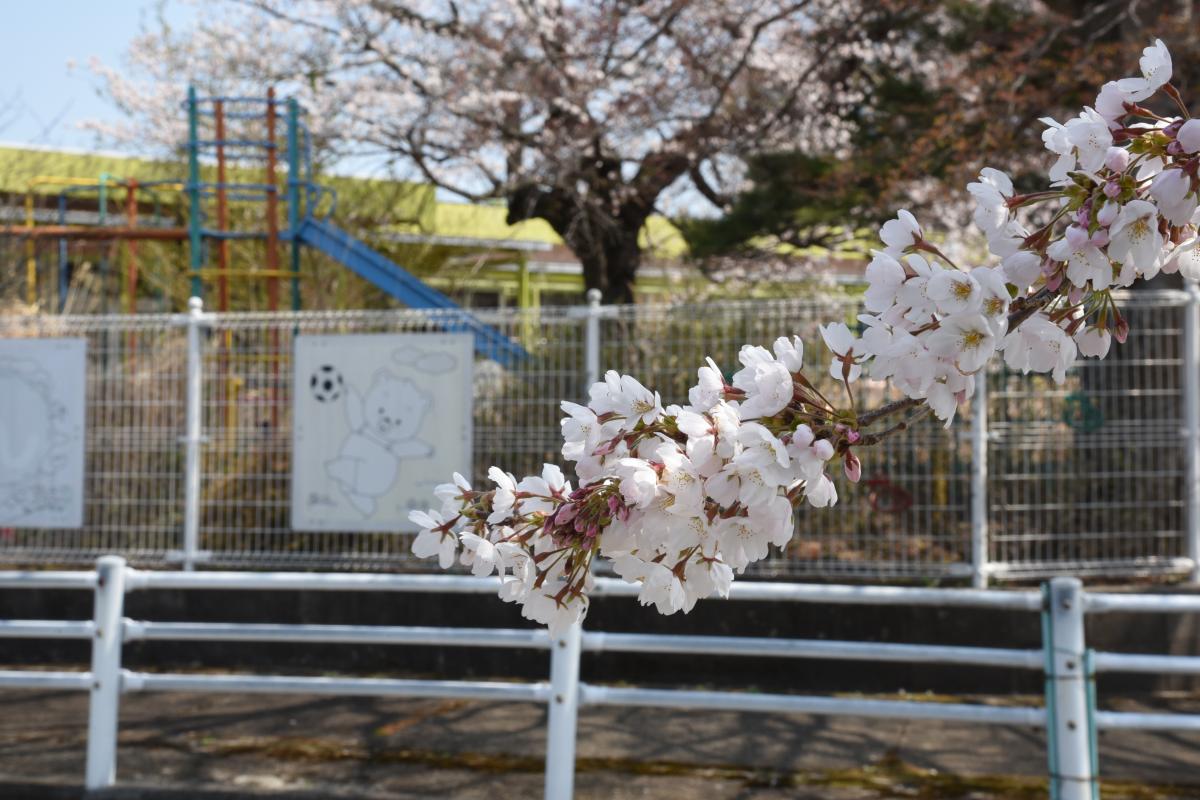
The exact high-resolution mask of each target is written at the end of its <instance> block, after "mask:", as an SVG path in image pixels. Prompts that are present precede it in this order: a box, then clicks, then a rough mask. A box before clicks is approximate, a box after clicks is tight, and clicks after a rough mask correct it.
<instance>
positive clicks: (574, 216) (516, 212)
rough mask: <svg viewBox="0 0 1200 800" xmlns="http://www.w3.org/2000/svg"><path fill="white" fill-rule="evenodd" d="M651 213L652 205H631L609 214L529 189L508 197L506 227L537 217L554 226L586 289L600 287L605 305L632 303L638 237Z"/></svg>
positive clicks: (559, 194) (569, 198) (571, 199)
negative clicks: (572, 254) (581, 272)
mask: <svg viewBox="0 0 1200 800" xmlns="http://www.w3.org/2000/svg"><path fill="white" fill-rule="evenodd" d="M648 214H649V211H648V206H647V207H645V208H643V207H642V206H641V205H636V204H632V203H631V204H627V205H626V206H625V207H624V208H622V209H621V210H620V211H619V212H618V213H617V215H616V216H615V217H614V216H610V215H608V214H604V213H602V212H600V211H599V210H597V208H596V207H595V206H591V207H589V203H588V202H585V201H584V200H583V199H582V198H580V197H578V196H575V195H571V194H569V193H567V192H565V191H563V190H562V189H551V190H543V189H541V188H539V187H537V186H525V187H521V188H519V189H517V190H516V191H514V192H513V193H512V194H511V195H509V197H508V224H509V225H515V224H516V223H517V222H520V221H521V220H525V219H533V218H535V217H540V218H541V219H544V220H546V222H548V223H550V227H552V228H553V229H554V232H555V233H557V234H558V235H559V236H561V237H562V239H563V242H565V243H566V245H567V247H569V248H571V252H572V253H574V254H575V257H576V258H578V259H579V263H580V264H581V265H582V266H583V283H584V287H585V289H599V290H600V298H601V302H603V303H605V304H612V303H632V302H633V283H634V279H635V277H636V276H637V271H638V266H639V265H640V264H641V260H642V253H641V249H640V247H639V246H638V234H639V233H640V232H641V230H642V226H643V225H644V224H645V223H646V217H647V215H648Z"/></svg>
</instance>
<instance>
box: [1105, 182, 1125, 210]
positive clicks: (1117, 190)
mask: <svg viewBox="0 0 1200 800" xmlns="http://www.w3.org/2000/svg"><path fill="white" fill-rule="evenodd" d="M1120 194H1121V184H1119V183H1117V182H1116V181H1109V182H1108V183H1106V184H1104V196H1105V197H1109V198H1113V197H1117V196H1118V195H1120ZM1110 205H1111V204H1110ZM1104 208H1108V206H1105V207H1104ZM1101 213H1103V209H1101Z"/></svg>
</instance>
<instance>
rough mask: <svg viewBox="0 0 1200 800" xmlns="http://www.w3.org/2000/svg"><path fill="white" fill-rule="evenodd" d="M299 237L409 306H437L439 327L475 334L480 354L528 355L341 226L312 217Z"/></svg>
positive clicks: (508, 361) (503, 358) (506, 360)
mask: <svg viewBox="0 0 1200 800" xmlns="http://www.w3.org/2000/svg"><path fill="white" fill-rule="evenodd" d="M296 238H297V239H298V240H299V241H300V242H302V243H303V244H306V245H308V246H309V247H312V248H314V249H317V250H320V251H321V252H322V253H324V254H325V255H327V256H329V257H330V258H332V259H333V260H335V261H337V262H339V263H340V264H343V265H344V266H346V267H348V268H349V269H350V270H352V271H353V272H354V273H355V274H357V275H358V276H359V277H361V278H364V279H366V280H368V281H370V282H371V283H373V284H375V285H376V286H378V287H379V288H380V289H382V290H383V291H385V292H387V293H388V294H390V295H391V296H392V297H395V298H396V299H397V300H399V301H400V302H402V303H404V304H405V305H406V306H408V307H409V308H426V309H437V310H438V311H439V313H437V314H435V315H432V317H433V320H434V321H436V323H437V324H438V325H439V326H440V327H442V328H444V329H445V330H449V331H470V332H472V333H474V334H475V350H476V352H478V353H479V354H480V355H483V356H486V357H487V358H491V359H495V360H496V361H497V362H499V363H500V364H503V365H504V366H506V367H507V366H510V365H512V363H513V362H514V361H520V360H522V359H524V358H527V357H528V355H529V354H528V353H526V352H525V348H523V347H521V346H520V345H519V344H517V343H516V342H514V341H513V340H511V339H510V338H508V337H507V336H505V335H504V334H503V333H502V332H500V331H498V330H496V329H495V328H493V327H491V326H490V325H484V324H483V323H482V322H480V321H479V320H478V319H476V318H475V316H474V315H473V314H471V313H470V312H469V311H466V310H465V309H463V308H462V307H460V306H459V305H458V304H457V303H455V302H454V301H453V300H451V299H450V298H449V297H446V295H444V294H442V293H441V292H439V291H438V290H437V289H434V288H433V287H432V286H429V285H427V284H425V283H423V282H422V281H421V280H420V279H418V278H417V277H416V276H415V275H413V274H412V273H410V272H408V271H407V270H405V269H404V268H402V267H400V266H398V265H397V264H395V263H394V262H393V261H391V260H390V259H388V258H385V257H384V256H382V255H380V254H379V253H378V252H376V251H375V250H372V249H371V248H370V247H368V246H367V245H365V244H363V243H362V242H361V241H359V240H358V239H355V238H354V237H353V236H351V235H350V234H348V233H346V232H345V231H344V230H342V229H341V228H338V227H337V226H335V225H331V224H330V223H328V222H325V221H323V220H318V219H314V218H312V217H309V218H307V219H305V220H304V221H303V222H301V223H300V226H299V228H298V230H297V231H296Z"/></svg>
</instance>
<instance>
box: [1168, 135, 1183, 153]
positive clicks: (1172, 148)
mask: <svg viewBox="0 0 1200 800" xmlns="http://www.w3.org/2000/svg"><path fill="white" fill-rule="evenodd" d="M1185 152H1186V151H1185V150H1184V149H1183V145H1181V144H1180V143H1179V140H1178V139H1176V140H1175V141H1173V142H1171V143H1170V144H1168V145H1167V155H1169V156H1181V155H1183V154H1184V153H1185Z"/></svg>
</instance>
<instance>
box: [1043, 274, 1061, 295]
mask: <svg viewBox="0 0 1200 800" xmlns="http://www.w3.org/2000/svg"><path fill="white" fill-rule="evenodd" d="M1062 282H1063V274H1062V273H1061V272H1056V273H1054V274H1053V275H1051V276H1050V277H1049V278H1046V288H1047V289H1049V290H1050V291H1052V292H1057V291H1058V287H1060V286H1062Z"/></svg>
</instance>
